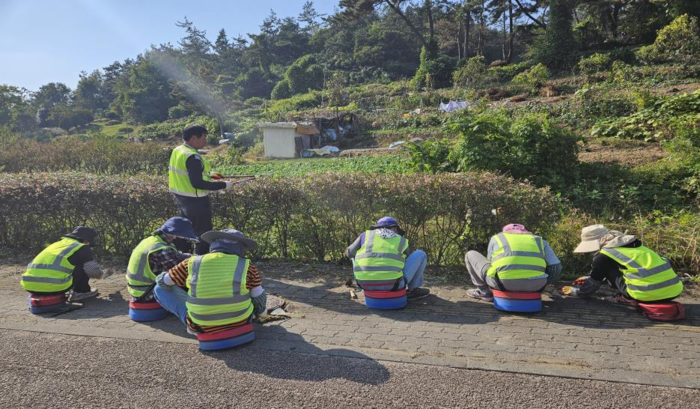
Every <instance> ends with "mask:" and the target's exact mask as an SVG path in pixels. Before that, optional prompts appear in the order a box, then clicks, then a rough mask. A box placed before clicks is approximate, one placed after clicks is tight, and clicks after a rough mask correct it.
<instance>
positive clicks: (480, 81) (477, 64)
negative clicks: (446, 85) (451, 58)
mask: <svg viewBox="0 0 700 409" xmlns="http://www.w3.org/2000/svg"><path fill="white" fill-rule="evenodd" d="M452 82H453V83H454V85H455V86H456V87H470V88H476V87H478V86H482V85H484V84H485V83H487V82H489V69H488V65H486V58H484V56H483V55H478V56H476V57H472V58H470V59H469V60H467V62H466V64H464V66H463V67H462V68H459V69H458V70H456V71H455V72H454V73H452Z"/></svg>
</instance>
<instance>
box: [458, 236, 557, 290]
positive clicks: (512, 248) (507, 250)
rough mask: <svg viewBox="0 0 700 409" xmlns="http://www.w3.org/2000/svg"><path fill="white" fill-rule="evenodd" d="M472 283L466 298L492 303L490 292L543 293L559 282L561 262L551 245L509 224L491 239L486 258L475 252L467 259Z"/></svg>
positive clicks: (467, 256)
mask: <svg viewBox="0 0 700 409" xmlns="http://www.w3.org/2000/svg"><path fill="white" fill-rule="evenodd" d="M464 261H465V263H466V265H467V271H468V272H469V276H470V277H471V280H472V283H473V284H474V285H475V286H476V287H477V288H475V289H471V290H468V291H467V295H468V296H470V297H472V298H476V299H479V300H484V301H489V302H491V301H493V294H492V293H491V289H492V288H495V289H498V290H501V291H512V292H541V291H542V290H543V289H544V288H545V286H547V284H552V283H554V282H556V281H557V280H558V279H559V276H560V275H561V272H562V266H561V262H560V261H559V258H558V257H557V256H556V254H554V251H553V250H552V248H551V247H550V245H549V243H547V241H546V240H544V239H543V238H542V237H540V236H538V235H536V234H533V233H531V232H530V231H528V230H527V229H526V228H525V226H523V225H522V224H516V223H512V224H508V225H506V226H504V227H503V230H502V232H501V233H498V234H496V235H495V236H493V237H492V238H491V241H490V242H489V246H488V254H487V256H486V257H484V256H483V255H481V253H479V252H476V251H473V250H472V251H469V252H467V254H466V256H465V257H464Z"/></svg>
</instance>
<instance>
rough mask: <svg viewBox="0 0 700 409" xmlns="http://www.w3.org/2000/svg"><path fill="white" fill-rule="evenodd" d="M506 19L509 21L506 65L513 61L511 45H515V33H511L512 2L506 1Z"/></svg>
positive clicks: (510, 0) (511, 0)
mask: <svg viewBox="0 0 700 409" xmlns="http://www.w3.org/2000/svg"><path fill="white" fill-rule="evenodd" d="M508 19H509V20H510V30H509V31H510V38H509V39H508V56H507V57H506V64H510V63H511V62H512V61H513V45H514V43H515V32H514V31H513V0H508Z"/></svg>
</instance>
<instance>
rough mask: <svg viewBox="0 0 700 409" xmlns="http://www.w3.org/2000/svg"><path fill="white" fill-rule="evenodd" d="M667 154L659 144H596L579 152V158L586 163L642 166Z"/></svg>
mask: <svg viewBox="0 0 700 409" xmlns="http://www.w3.org/2000/svg"><path fill="white" fill-rule="evenodd" d="M666 156H667V153H666V152H665V151H664V150H663V149H662V148H661V146H659V145H658V144H646V145H643V146H634V147H630V146H615V147H613V146H605V145H603V144H594V145H589V146H588V147H586V149H585V150H584V151H582V152H581V153H579V156H578V157H579V160H580V161H581V162H584V163H593V162H602V163H616V164H620V165H625V166H632V167H635V166H641V165H646V164H648V163H652V162H656V161H658V160H660V159H663V158H665V157H666Z"/></svg>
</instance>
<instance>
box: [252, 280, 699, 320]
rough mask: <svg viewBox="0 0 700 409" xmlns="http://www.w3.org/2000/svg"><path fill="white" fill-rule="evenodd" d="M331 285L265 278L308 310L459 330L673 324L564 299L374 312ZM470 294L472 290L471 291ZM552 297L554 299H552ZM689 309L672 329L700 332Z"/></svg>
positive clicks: (424, 303)
mask: <svg viewBox="0 0 700 409" xmlns="http://www.w3.org/2000/svg"><path fill="white" fill-rule="evenodd" d="M325 281H326V282H325V284H320V285H315V286H313V287H304V286H300V285H294V284H290V283H288V282H281V281H279V280H275V279H274V278H265V283H266V286H268V287H269V288H270V289H271V291H272V292H277V293H278V294H280V295H282V296H283V297H285V298H286V299H288V300H289V301H291V302H294V303H301V304H307V305H310V306H312V307H316V308H321V309H325V310H328V311H333V312H336V313H342V314H349V315H378V316H383V317H386V318H390V319H393V320H396V321H426V322H435V321H437V322H443V323H454V324H483V323H487V322H494V321H499V320H500V319H501V317H503V316H513V315H518V316H521V317H528V318H530V319H535V320H542V321H547V322H553V323H559V324H566V325H574V326H580V327H584V328H609V329H615V328H640V327H653V326H658V325H668V324H669V323H665V322H659V321H651V320H649V319H647V318H646V317H644V316H643V315H642V314H641V313H640V312H638V311H636V309H634V308H631V307H625V306H621V305H614V304H610V303H608V302H606V301H603V300H598V299H578V298H569V297H559V298H558V299H556V300H552V301H544V302H543V310H542V312H539V313H535V314H517V313H509V312H503V311H498V310H496V309H495V308H494V307H493V305H492V304H491V303H488V302H484V301H477V300H471V299H465V300H459V301H451V300H447V299H443V298H440V297H439V296H436V295H435V294H431V295H430V296H428V297H426V298H424V299H421V300H416V301H411V302H409V304H408V306H407V307H406V308H404V309H402V310H370V309H368V308H366V307H365V306H364V305H363V304H362V303H361V302H358V301H361V300H362V295H360V294H361V293H360V294H358V296H359V298H360V299H359V300H350V299H349V296H348V291H349V289H348V291H337V290H336V291H330V288H336V289H337V288H338V287H339V284H338V281H337V279H336V278H328V279H325ZM465 291H466V288H465ZM546 294H548V293H546ZM681 302H683V304H684V305H685V308H686V319H684V320H682V321H675V322H672V323H671V324H673V325H678V326H687V327H700V320H698V317H697V314H696V312H698V311H700V304H696V303H694V302H693V303H690V302H689V300H682V301H681Z"/></svg>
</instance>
